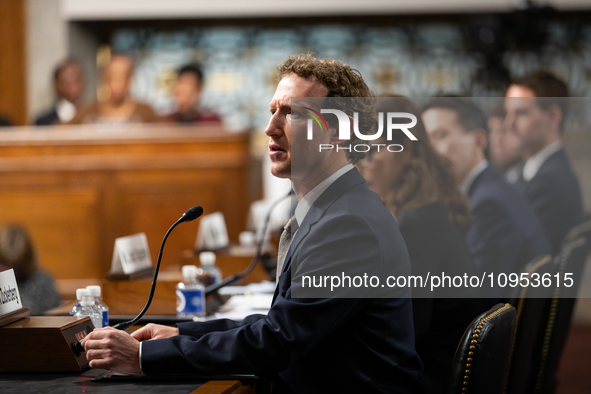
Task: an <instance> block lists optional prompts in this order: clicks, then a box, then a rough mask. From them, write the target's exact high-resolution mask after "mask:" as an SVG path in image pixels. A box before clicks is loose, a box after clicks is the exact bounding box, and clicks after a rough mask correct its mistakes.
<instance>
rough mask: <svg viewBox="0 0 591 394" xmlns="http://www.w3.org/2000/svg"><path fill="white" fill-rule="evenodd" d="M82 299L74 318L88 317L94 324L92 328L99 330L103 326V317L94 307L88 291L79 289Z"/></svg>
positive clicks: (92, 298)
mask: <svg viewBox="0 0 591 394" xmlns="http://www.w3.org/2000/svg"><path fill="white" fill-rule="evenodd" d="M81 293H82V299H81V300H80V310H79V311H78V312H76V315H75V316H81V317H82V316H88V317H90V320H92V324H94V328H101V327H102V326H103V317H102V315H101V313H100V312H99V311H98V309H96V307H95V306H94V297H93V296H92V295H91V294H90V290H88V289H81Z"/></svg>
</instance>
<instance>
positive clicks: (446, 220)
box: [357, 97, 485, 393]
mask: <svg viewBox="0 0 591 394" xmlns="http://www.w3.org/2000/svg"><path fill="white" fill-rule="evenodd" d="M379 100H380V101H379V102H378V108H377V111H378V112H382V113H384V114H385V113H387V112H408V113H411V114H416V115H420V114H419V113H418V111H417V109H416V107H415V106H414V105H413V104H412V103H411V102H410V101H409V100H408V99H406V98H402V97H394V98H380V99H379ZM384 124H386V120H385V119H384ZM412 133H413V134H414V136H415V137H417V141H411V140H410V139H408V138H407V137H406V135H404V134H403V133H394V134H393V135H392V138H393V139H392V140H390V141H387V140H386V139H385V136H384V137H382V138H380V139H378V140H376V141H375V142H373V143H374V144H380V143H382V144H386V145H387V144H400V145H402V146H403V150H402V151H401V152H389V151H388V150H386V149H385V148H382V149H380V151H379V152H378V151H376V150H375V148H374V150H373V151H370V152H369V154H368V156H367V157H366V158H365V159H363V160H362V161H360V162H359V164H358V165H357V167H358V168H359V169H360V172H361V175H363V177H364V178H365V179H366V181H367V185H368V186H369V188H370V189H371V190H373V191H374V192H376V193H377V194H378V195H379V196H380V198H381V200H382V202H383V203H384V205H385V206H386V208H388V210H389V211H390V212H391V213H392V215H393V216H394V217H395V218H396V220H397V222H398V226H399V227H400V232H401V233H402V237H403V238H404V241H405V242H406V247H407V248H408V253H409V256H410V264H411V270H412V274H413V275H421V276H423V277H427V273H428V272H431V274H432V275H435V274H437V273H439V274H441V272H445V274H446V275H453V276H455V275H460V276H461V275H464V274H468V275H472V272H473V266H472V260H471V257H470V252H469V251H468V247H467V246H466V243H465V241H464V235H463V231H464V230H466V228H467V227H468V226H469V224H470V212H469V209H468V203H467V201H466V198H465V197H464V196H462V194H461V193H460V192H459V191H458V190H457V189H456V185H455V181H454V176H453V173H452V171H451V164H450V163H449V162H448V161H447V160H446V159H444V158H443V157H441V156H439V155H438V154H437V153H436V152H435V151H434V150H433V148H432V147H431V145H430V144H429V140H428V138H427V134H426V132H425V128H424V125H423V123H422V121H421V119H420V116H419V117H418V118H417V125H416V126H415V127H413V128H412ZM414 290H415V289H413V300H412V302H413V318H414V329H415V345H416V348H417V353H419V356H420V357H421V360H422V361H423V369H424V374H423V376H422V379H421V384H422V385H423V388H424V389H425V392H426V393H443V392H445V390H446V387H447V380H448V378H449V369H450V367H451V363H452V361H453V357H454V353H455V350H456V347H457V345H458V343H459V342H460V339H461V338H462V335H463V333H464V330H465V329H466V327H467V326H468V324H470V322H471V321H472V319H474V317H476V316H477V315H478V314H479V313H482V311H483V310H485V307H484V306H483V303H482V302H481V300H480V299H478V298H473V293H472V291H471V289H466V288H458V289H455V290H454V291H453V293H454V294H453V296H454V297H457V298H432V297H426V298H425V297H424V296H425V295H421V297H420V298H419V297H418V296H419V294H417V293H416V292H415V291H414ZM450 296H452V294H450Z"/></svg>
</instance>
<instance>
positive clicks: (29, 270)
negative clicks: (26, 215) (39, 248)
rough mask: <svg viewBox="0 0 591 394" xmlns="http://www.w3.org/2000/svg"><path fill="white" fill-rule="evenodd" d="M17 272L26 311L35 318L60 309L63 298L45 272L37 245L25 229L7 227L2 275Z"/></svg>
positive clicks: (2, 234) (0, 247)
mask: <svg viewBox="0 0 591 394" xmlns="http://www.w3.org/2000/svg"><path fill="white" fill-rule="evenodd" d="M11 268H12V269H14V275H15V276H16V282H17V284H18V291H19V293H20V296H21V300H22V305H23V307H24V308H29V311H30V312H31V315H41V314H43V312H44V311H46V310H49V309H52V308H55V307H58V306H59V305H60V303H61V300H60V296H59V294H58V292H57V290H56V288H55V284H54V282H53V279H52V278H51V276H50V275H49V273H47V272H46V271H45V270H43V269H41V267H40V266H39V262H38V261H37V254H36V253H35V248H34V246H33V241H32V240H31V237H30V236H29V233H28V232H27V230H25V228H23V227H21V226H19V225H14V224H6V225H4V226H3V227H2V228H1V229H0V271H5V270H8V269H11Z"/></svg>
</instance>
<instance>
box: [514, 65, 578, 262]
mask: <svg viewBox="0 0 591 394" xmlns="http://www.w3.org/2000/svg"><path fill="white" fill-rule="evenodd" d="M568 96H569V93H568V88H567V86H566V84H565V83H564V82H563V81H561V80H560V79H559V78H558V77H556V76H555V75H554V74H551V73H549V72H545V71H539V72H537V73H534V74H531V75H528V76H525V77H523V78H521V79H518V80H515V81H514V82H513V83H512V84H511V85H510V86H509V89H508V90H507V94H506V99H505V109H506V110H507V117H506V119H505V127H506V128H507V131H508V132H511V133H514V134H515V135H516V137H517V138H518V139H519V141H520V145H521V153H522V156H523V159H524V160H525V164H524V166H523V171H522V174H521V177H520V179H519V180H518V182H517V184H516V185H517V187H518V188H519V189H520V190H521V191H522V192H523V194H524V195H525V197H526V198H527V200H528V201H529V202H530V204H531V205H532V206H533V208H534V210H535V211H536V213H537V215H538V217H539V218H540V221H541V222H542V226H543V227H544V230H545V232H546V235H547V237H548V240H549V241H550V244H551V247H552V254H557V253H558V251H559V250H560V245H561V243H562V240H563V239H564V237H566V234H567V233H568V231H569V230H570V229H571V228H573V227H574V226H576V225H577V224H579V223H582V222H583V220H584V218H583V206H582V202H581V189H580V187H579V182H578V181H577V178H576V176H575V174H574V173H573V170H572V168H571V166H570V162H569V160H568V157H567V156H566V153H565V152H564V149H563V147H562V130H563V127H562V126H563V124H564V117H565V114H566V109H567V104H568V103H567V100H568V99H567V98H566V97H568Z"/></svg>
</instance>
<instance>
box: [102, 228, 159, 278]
mask: <svg viewBox="0 0 591 394" xmlns="http://www.w3.org/2000/svg"><path fill="white" fill-rule="evenodd" d="M151 266H152V259H151V257H150V249H148V238H147V237H146V234H145V233H139V234H134V235H129V236H127V237H121V238H117V239H116V240H115V248H114V249H113V260H112V262H111V274H132V273H134V272H138V271H141V270H144V269H146V268H150V267H151Z"/></svg>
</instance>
